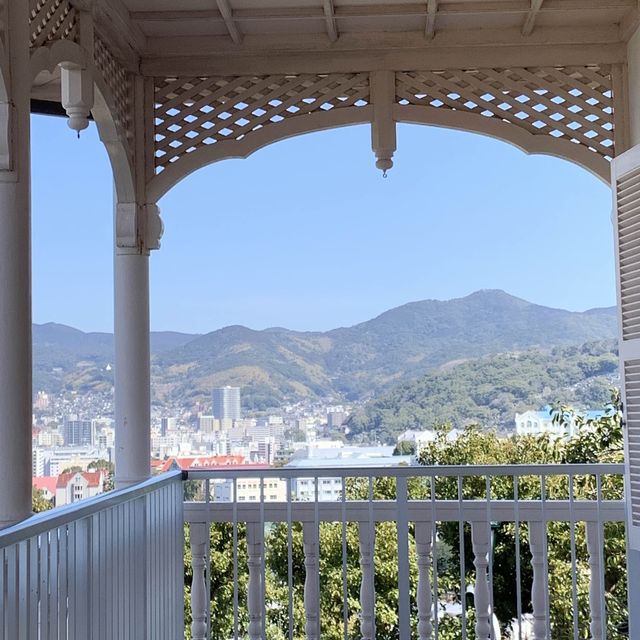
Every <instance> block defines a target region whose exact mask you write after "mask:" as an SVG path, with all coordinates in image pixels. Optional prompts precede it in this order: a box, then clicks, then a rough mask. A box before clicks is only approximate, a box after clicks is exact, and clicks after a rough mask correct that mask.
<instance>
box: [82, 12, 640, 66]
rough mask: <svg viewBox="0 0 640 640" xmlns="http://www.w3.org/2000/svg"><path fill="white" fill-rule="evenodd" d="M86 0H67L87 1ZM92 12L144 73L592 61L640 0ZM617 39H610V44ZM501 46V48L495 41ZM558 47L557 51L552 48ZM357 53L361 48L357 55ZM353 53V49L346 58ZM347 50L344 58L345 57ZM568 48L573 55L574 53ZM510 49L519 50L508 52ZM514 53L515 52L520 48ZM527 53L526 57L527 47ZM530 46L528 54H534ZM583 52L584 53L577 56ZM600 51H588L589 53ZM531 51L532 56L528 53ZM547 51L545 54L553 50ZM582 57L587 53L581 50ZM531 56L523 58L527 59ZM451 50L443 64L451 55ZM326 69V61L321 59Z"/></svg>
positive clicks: (628, 26) (619, 36) (610, 57)
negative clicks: (403, 57)
mask: <svg viewBox="0 0 640 640" xmlns="http://www.w3.org/2000/svg"><path fill="white" fill-rule="evenodd" d="M87 1H88V0H72V2H74V4H78V5H79V4H85V6H86V3H87ZM91 4H92V7H93V10H94V15H95V16H96V17H97V18H98V20H99V22H100V23H101V24H102V26H103V27H104V29H105V30H107V31H109V32H110V33H109V34H108V35H109V40H110V41H112V42H114V43H116V45H117V46H118V48H119V49H120V51H121V54H122V56H121V57H126V58H128V59H129V60H132V59H136V62H137V64H136V66H138V68H139V69H141V70H142V72H143V73H148V74H152V75H153V74H157V73H164V72H167V73H168V72H181V71H183V70H184V68H185V67H188V66H190V67H191V69H192V70H193V71H194V72H196V73H204V72H211V71H213V72H220V71H221V70H222V67H224V66H225V65H228V66H229V67H230V72H233V73H242V72H248V71H250V70H252V69H253V68H254V67H256V71H257V70H258V69H257V67H260V66H263V67H264V66H266V64H267V62H271V63H274V64H275V65H276V68H278V60H280V62H281V64H280V67H279V69H280V70H281V71H285V72H286V71H293V70H294V68H293V67H294V66H295V64H296V63H295V61H294V60H293V59H292V58H291V56H294V57H295V56H297V58H296V59H297V60H300V59H301V58H300V57H301V56H305V55H306V56H307V57H308V58H309V56H310V57H311V58H315V59H316V60H317V61H319V62H318V65H319V66H318V67H317V68H320V66H321V65H322V64H329V66H330V67H332V68H338V67H340V68H341V69H342V70H347V68H348V67H349V66H353V67H354V70H356V68H365V67H367V66H375V65H376V64H377V65H378V66H380V65H382V66H385V65H387V63H388V65H392V66H395V67H397V66H398V62H400V61H399V60H397V59H396V60H394V61H393V63H391V62H388V60H387V58H388V55H389V54H394V53H396V54H397V53H398V52H407V51H412V52H413V53H418V54H419V55H422V54H428V53H429V52H431V53H432V54H433V56H432V57H431V58H429V56H428V55H427V56H426V57H424V56H423V58H424V59H425V61H429V60H431V62H430V64H434V65H436V66H438V65H441V63H440V62H439V58H438V57H439V56H440V55H442V54H443V52H447V53H452V52H453V51H454V50H455V51H457V53H458V57H460V55H463V56H466V57H468V58H469V59H470V60H472V59H473V57H474V56H476V55H479V56H480V58H479V60H480V61H479V64H484V63H485V62H483V60H482V56H483V55H486V52H487V51H488V50H491V51H493V57H494V58H495V57H496V56H502V58H504V59H505V63H509V64H522V63H523V62H524V60H519V59H516V60H513V61H512V60H511V56H512V55H513V54H516V53H518V52H524V51H526V50H528V49H530V50H531V51H534V50H535V52H536V55H540V56H542V58H543V59H541V60H540V63H541V64H555V63H557V64H561V63H562V61H561V60H560V57H561V54H562V53H563V52H567V51H570V52H571V53H572V55H570V56H569V58H570V59H569V61H568V63H569V64H570V63H575V64H577V63H578V62H579V60H577V59H575V60H574V58H577V57H578V55H577V54H578V51H579V52H581V53H582V54H584V53H585V52H588V51H590V52H594V51H596V50H597V51H599V52H601V53H602V55H595V53H593V55H592V58H593V61H594V62H614V61H618V60H619V59H620V57H621V52H622V50H623V48H624V47H622V46H621V45H623V44H624V42H625V41H626V40H627V39H628V37H629V35H630V34H631V33H632V32H633V31H634V30H635V28H636V27H637V24H638V0H423V1H422V2H414V1H412V0H385V1H383V0H93V2H92V3H91ZM616 47H617V48H616ZM500 48H502V50H501V51H500V52H499V51H498V50H499V49H500ZM556 53H557V54H558V55H557V56H556V57H557V58H558V59H557V60H556V59H555V58H553V56H554V54H556ZM356 54H360V55H359V57H357V55H356ZM354 55H356V58H354ZM349 56H351V60H352V61H351V62H349V60H350V58H349ZM572 56H573V57H572ZM516 57H517V56H516ZM520 57H522V56H520ZM525 57H527V56H526V55H525ZM533 57H534V56H533V54H532V53H529V54H528V57H527V60H528V61H529V62H528V63H530V64H533V63H535V62H536V60H534V59H532V58H533ZM582 57H584V56H582ZM598 57H599V58H600V59H598V60H596V58H598ZM530 58H531V59H530ZM552 58H553V59H552ZM586 58H587V59H588V58H589V55H587V56H586ZM529 59H530V60H529ZM453 62H454V60H450V56H449V57H448V58H447V59H446V60H445V61H443V63H442V64H445V63H446V64H449V65H450V64H452V63H453ZM328 70H330V69H328Z"/></svg>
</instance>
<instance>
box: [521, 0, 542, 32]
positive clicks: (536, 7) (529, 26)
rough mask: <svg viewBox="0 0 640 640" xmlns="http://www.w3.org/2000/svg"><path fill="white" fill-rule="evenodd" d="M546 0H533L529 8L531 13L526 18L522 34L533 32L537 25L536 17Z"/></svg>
mask: <svg viewBox="0 0 640 640" xmlns="http://www.w3.org/2000/svg"><path fill="white" fill-rule="evenodd" d="M543 2H544V0H531V8H530V9H529V13H528V14H527V17H526V18H525V20H524V24H523V25H522V35H523V36H530V35H531V34H532V33H533V30H534V29H535V26H536V18H537V17H538V14H539V13H540V9H542V3H543Z"/></svg>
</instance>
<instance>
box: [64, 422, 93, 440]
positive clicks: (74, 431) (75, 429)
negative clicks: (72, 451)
mask: <svg viewBox="0 0 640 640" xmlns="http://www.w3.org/2000/svg"><path fill="white" fill-rule="evenodd" d="M62 437H63V439H64V444H65V446H67V447H82V446H84V445H92V444H93V443H94V432H93V425H92V423H91V420H78V417H77V416H69V417H67V418H66V419H65V421H64V425H63V427H62Z"/></svg>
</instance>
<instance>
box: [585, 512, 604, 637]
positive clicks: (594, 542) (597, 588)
mask: <svg viewBox="0 0 640 640" xmlns="http://www.w3.org/2000/svg"><path fill="white" fill-rule="evenodd" d="M601 552H602V528H601V526H600V523H599V522H593V521H591V522H587V553H588V554H589V569H590V570H591V580H590V581H589V608H590V609H591V622H590V624H589V631H590V632H591V639H592V640H602V638H603V624H602V622H603V618H604V611H603V610H602V598H603V593H602V584H603V582H604V581H603V575H602V570H603V567H602V563H601Z"/></svg>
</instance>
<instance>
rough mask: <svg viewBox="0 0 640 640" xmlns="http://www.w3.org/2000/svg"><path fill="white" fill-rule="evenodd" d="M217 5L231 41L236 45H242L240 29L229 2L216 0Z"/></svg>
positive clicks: (227, 0)
mask: <svg viewBox="0 0 640 640" xmlns="http://www.w3.org/2000/svg"><path fill="white" fill-rule="evenodd" d="M216 4H217V5H218V11H220V15H221V16H222V19H223V20H224V24H225V26H226V27H227V31H228V32H229V35H230V36H231V39H232V40H233V42H234V43H235V44H240V43H241V42H242V34H241V33H240V30H239V29H238V25H237V24H236V21H235V18H234V17H233V11H232V10H231V5H230V4H229V0H216Z"/></svg>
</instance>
